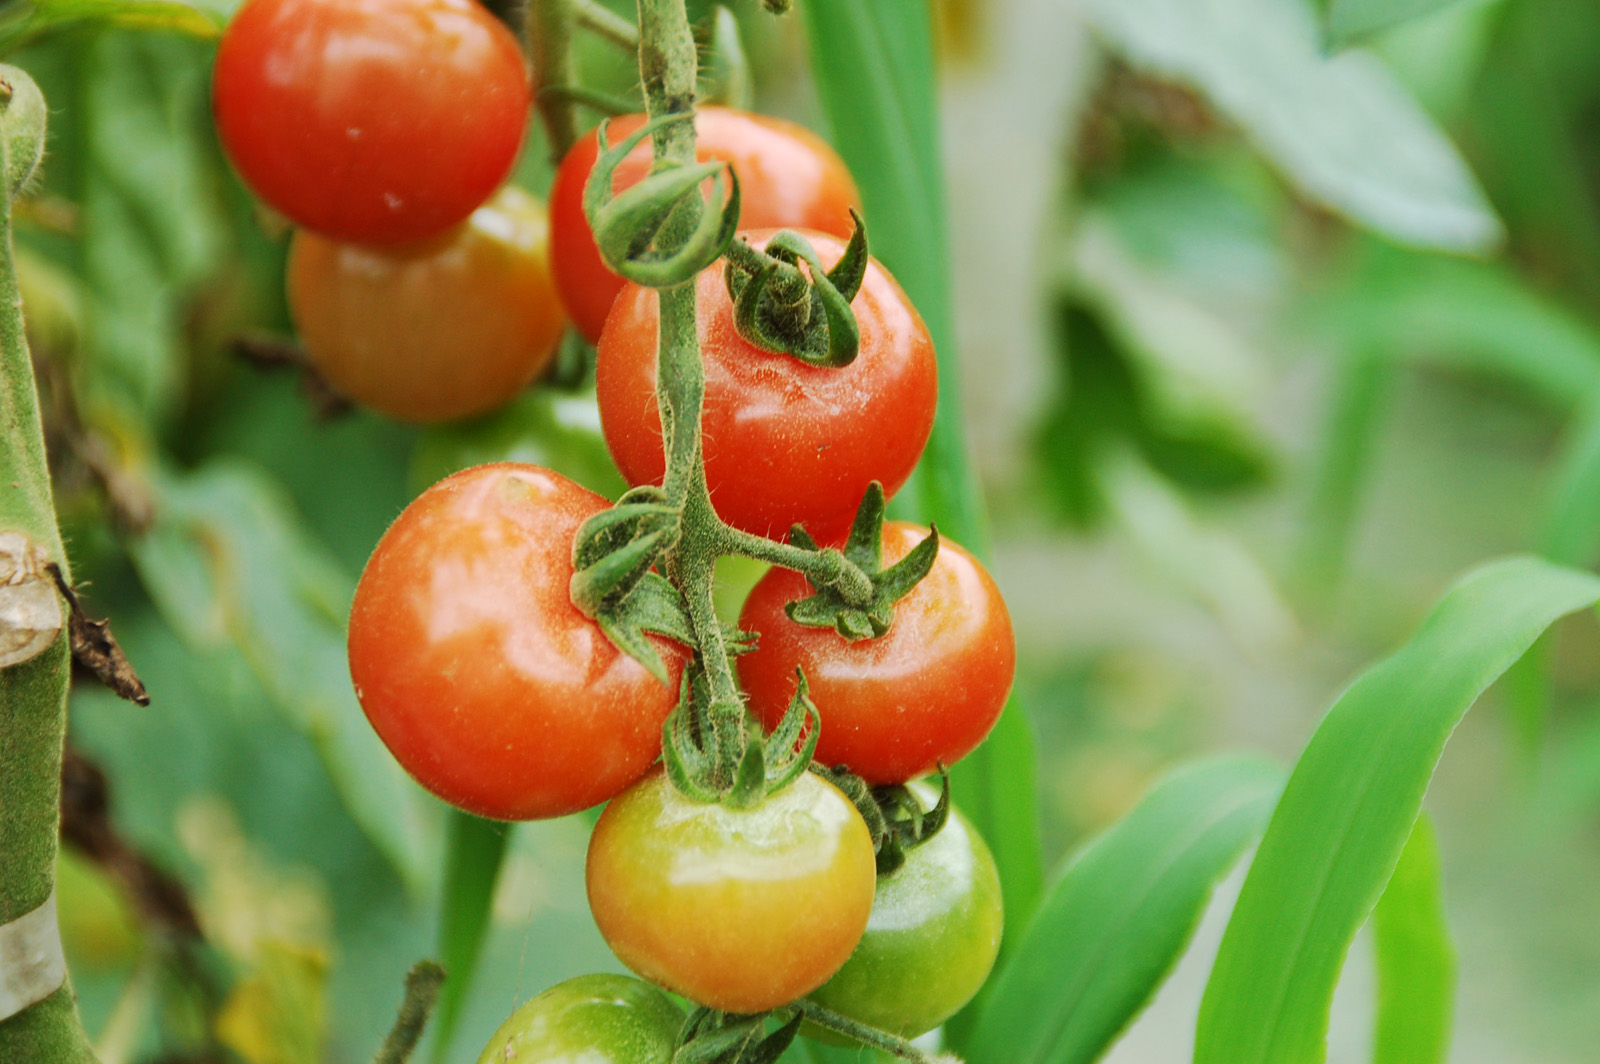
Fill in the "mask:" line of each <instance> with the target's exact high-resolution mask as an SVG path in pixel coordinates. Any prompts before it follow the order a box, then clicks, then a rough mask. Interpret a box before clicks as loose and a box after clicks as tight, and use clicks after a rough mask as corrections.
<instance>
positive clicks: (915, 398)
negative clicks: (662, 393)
mask: <svg viewBox="0 0 1600 1064" xmlns="http://www.w3.org/2000/svg"><path fill="white" fill-rule="evenodd" d="M745 235H746V236H747V237H748V238H749V239H750V242H751V243H752V244H753V245H755V246H757V247H764V246H765V245H766V241H767V240H768V239H769V238H770V237H771V236H772V232H771V231H768V230H761V231H757V232H753V233H748V234H745ZM806 236H807V237H808V238H809V239H810V240H811V242H812V244H813V245H814V246H815V247H816V250H817V254H818V256H819V257H820V258H821V261H822V263H823V265H824V266H829V267H831V266H832V265H833V264H834V263H835V262H837V261H838V259H839V256H840V255H841V254H842V253H843V251H844V244H843V243H842V242H840V241H839V240H837V239H835V238H834V237H831V236H828V235H826V234H823V233H807V234H806ZM698 284H699V315H700V318H699V323H700V349H701V354H702V357H703V360H704V363H705V373H706V383H705V404H704V413H703V420H702V426H703V434H702V438H703V440H704V447H705V463H706V481H707V483H708V484H709V486H710V488H711V501H712V503H713V504H714V505H715V506H716V509H717V513H718V514H720V515H721V517H722V519H723V520H724V521H727V522H728V523H729V524H731V525H734V526H735V527H737V528H742V529H744V530H746V531H748V532H754V533H756V534H757V535H765V536H782V535H784V534H786V533H787V532H788V531H789V527H790V526H791V525H794V524H797V523H798V524H803V525H805V527H806V530H807V531H808V532H810V533H811V534H812V536H814V537H815V538H816V539H817V540H818V541H822V542H826V541H828V540H830V539H834V538H839V537H842V536H843V534H844V533H845V532H846V531H847V530H848V529H849V527H850V522H851V520H852V519H853V518H854V516H855V511H856V507H857V506H859V505H860V503H861V497H862V495H864V494H865V493H866V490H867V487H868V485H870V484H871V483H872V481H874V480H876V481H879V482H880V483H882V484H883V487H884V491H885V492H886V493H888V494H890V495H893V494H894V493H895V492H896V491H897V490H899V488H900V486H901V485H902V484H904V483H905V482H906V478H907V477H909V476H910V475H911V471H912V470H913V469H914V468H916V464H917V459H918V458H920V457H921V455H922V449H923V447H924V446H925V445H926V444H927V442H928V434H929V433H930V432H931V431H932V430H933V414H934V408H935V406H936V405H937V403H938V398H939V386H938V365H937V361H936V359H935V356H934V352H933V341H932V340H931V339H930V338H929V336H928V329H927V326H926V325H924V324H923V322H922V318H921V317H920V316H919V315H918V314H917V311H916V308H915V307H913V306H912V305H911V303H910V301H909V300H907V299H906V296H905V293H904V292H902V291H901V290H900V286H899V285H897V284H895V282H894V278H892V277H890V276H889V274H888V272H887V271H885V270H884V269H883V267H882V266H880V265H878V263H877V261H876V260H873V261H872V263H871V265H869V266H868V268H867V274H866V280H865V281H864V282H863V283H862V286H861V291H860V292H859V293H858V294H857V295H856V298H855V300H854V302H853V303H852V304H851V307H852V309H853V310H854V311H855V315H856V321H857V322H858V324H859V325H860V327H861V353H860V354H859V355H858V356H857V357H856V359H855V361H854V362H851V363H850V364H849V365H848V366H843V367H840V368H830V367H823V366H809V365H806V364H805V363H803V362H801V361H799V360H798V359H795V358H792V357H790V356H789V355H781V354H772V353H771V352H768V351H763V350H761V349H760V348H758V347H756V346H754V345H753V344H751V343H749V342H748V341H746V340H745V339H744V338H743V337H741V336H740V335H739V334H738V333H737V332H736V331H735V330H734V326H733V303H732V300H731V299H730V298H729V296H728V289H727V286H726V284H725V283H724V282H723V270H722V264H721V263H718V264H717V265H715V266H713V267H712V268H711V269H709V270H706V271H705V272H704V273H702V274H701V275H700V277H699V280H698ZM659 318H660V312H659V303H658V300H657V296H656V293H655V291H654V290H652V289H649V288H643V287H640V286H639V285H634V284H630V285H627V286H626V287H625V288H624V289H623V290H622V294H621V295H619V296H618V297H617V301H616V303H615V304H614V305H613V307H612V311H611V316H610V317H609V318H608V319H607V320H606V328H605V331H604V333H602V334H601V337H600V355H599V360H598V364H597V371H596V372H597V386H598V394H599V398H600V421H601V425H602V427H603V428H604V430H605V434H606V445H607V446H608V447H610V448H611V456H612V457H613V458H615V459H616V461H617V466H618V467H619V468H620V469H621V470H622V475H623V476H624V477H626V478H627V479H628V482H629V483H630V484H659V483H661V479H662V476H663V474H664V473H665V458H664V457H663V454H662V447H661V418H660V415H659V413H658V411H657V409H656V389H655V384H656V334H657V325H658V322H659Z"/></svg>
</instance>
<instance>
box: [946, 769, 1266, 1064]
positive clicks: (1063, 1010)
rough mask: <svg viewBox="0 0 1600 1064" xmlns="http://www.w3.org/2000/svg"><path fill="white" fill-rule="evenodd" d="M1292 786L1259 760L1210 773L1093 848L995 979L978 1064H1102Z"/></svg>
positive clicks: (1176, 784) (1174, 779)
mask: <svg viewBox="0 0 1600 1064" xmlns="http://www.w3.org/2000/svg"><path fill="white" fill-rule="evenodd" d="M1282 782H1283V771H1282V769H1280V768H1279V767H1277V766H1276V765H1274V764H1272V763H1271V762H1269V761H1265V760H1262V759H1258V758H1253V757H1228V758H1219V759H1215V760H1210V761H1203V762H1199V763H1196V764H1194V765H1190V766H1188V767H1186V768H1183V769H1180V770H1179V771H1177V772H1175V773H1173V774H1172V775H1171V776H1169V777H1168V778H1167V779H1165V780H1163V781H1162V782H1161V783H1159V784H1157V785H1156V786H1155V787H1154V788H1152V789H1151V791H1150V793H1149V794H1147V795H1146V796H1145V797H1144V799H1143V800H1142V801H1141V802H1140V803H1139V804H1138V806H1137V807H1135V808H1134V810H1133V811H1132V812H1131V813H1129V814H1128V815H1127V816H1126V817H1124V818H1123V819H1122V820H1121V821H1119V822H1118V823H1117V824H1115V825H1114V826H1112V827H1111V828H1110V829H1109V830H1108V831H1107V832H1106V833H1105V834H1104V835H1102V836H1100V837H1099V838H1098V839H1095V840H1094V841H1093V842H1091V843H1090V844H1089V845H1088V846H1087V847H1085V848H1084V850H1083V851H1082V852H1081V853H1080V854H1079V855H1077V856H1076V857H1074V858H1073V859H1072V860H1071V862H1070V863H1069V864H1068V865H1067V867H1066V871H1065V872H1064V874H1063V875H1062V876H1061V878H1060V879H1059V880H1057V882H1056V884H1055V885H1054V886H1053V887H1051V888H1050V891H1049V893H1048V894H1047V895H1046V897H1045V899H1044V901H1043V902H1042V903H1041V904H1040V907H1039V911H1038V913H1037V915H1036V916H1035V917H1034V920H1033V922H1032V924H1031V925H1030V926H1029V928H1028V931H1027V935H1026V937H1025V938H1024V939H1023V940H1022V942H1021V943H1020V944H1019V945H1017V946H1016V947H1015V949H1014V950H1013V952H1012V953H1011V955H1010V957H1009V958H1008V959H1007V960H1006V961H1005V963H1004V964H1003V965H1002V967H1001V968H1000V970H999V972H997V973H996V975H995V976H994V977H993V979H992V981H991V991H990V993H989V995H988V997H987V998H986V1000H985V1004H984V1006H983V1009H982V1011H981V1012H980V1013H979V1015H978V1018H977V1024H976V1027H975V1030H974V1032H973V1035H972V1037H971V1039H970V1040H969V1041H968V1043H967V1045H966V1047H965V1049H966V1057H967V1060H968V1061H970V1062H971V1064H1013V1062H1014V1064H1089V1062H1090V1061H1093V1060H1097V1059H1098V1058H1099V1057H1100V1055H1101V1054H1102V1053H1104V1052H1105V1050H1106V1048H1107V1047H1108V1046H1109V1045H1110V1044H1111V1042H1112V1041H1113V1040H1114V1039H1115V1038H1116V1037H1117V1035H1118V1034H1120V1033H1121V1032H1122V1030H1123V1029H1124V1028H1125V1027H1126V1026H1127V1025H1128V1023H1129V1022H1130V1021H1131V1020H1132V1019H1133V1017H1134V1016H1135V1015H1137V1014H1138V1012H1139V1011H1140V1010H1141V1009H1142V1008H1144V1006H1145V1004H1146V1003H1147V1002H1148V1001H1149V1000H1150V998H1151V996H1152V995H1154V993H1155V991H1156V988H1157V987H1158V986H1160V984H1161V982H1162V980H1163V979H1165V978H1166V975H1167V973H1168V972H1169V971H1170V970H1171V969H1172V966H1173V964H1175V963H1176V962H1177V959H1178V957H1179V955H1180V954H1181V953H1182V952H1183V949H1184V947H1185V946H1186V945H1187V944H1188V942H1189V939H1190V936H1192V935H1193V933H1194V928H1195V925H1196V924H1197V923H1198V922H1199V920H1200V916H1201V914H1202V913H1203V912H1204V911H1205V906H1206V902H1207V900H1208V899H1209V898H1210V897H1211V892H1212V890H1213V888H1214V887H1215V886H1216V884H1217V881H1218V880H1220V879H1221V878H1222V876H1223V874H1224V873H1225V872H1227V870H1228V868H1229V867H1230V866H1231V865H1232V864H1233V862H1234V861H1236V860H1237V859H1238V858H1239V855H1240V854H1241V853H1242V852H1243V851H1244V849H1245V847H1246V846H1248V845H1249V843H1250V841H1251V840H1252V839H1254V838H1255V836H1256V834H1257V833H1258V832H1260V830H1261V828H1262V826H1263V825H1264V824H1265V823H1266V820H1267V817H1268V815H1270V813H1271V812H1272V803H1273V801H1274V800H1275V799H1276V797H1277V794H1278V790H1279V788H1280V787H1281V785H1282Z"/></svg>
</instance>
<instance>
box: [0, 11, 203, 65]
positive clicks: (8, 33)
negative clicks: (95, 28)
mask: <svg viewBox="0 0 1600 1064" xmlns="http://www.w3.org/2000/svg"><path fill="white" fill-rule="evenodd" d="M225 20H226V13H225V12H224V11H223V10H221V9H220V8H219V7H218V6H215V5H211V4H192V3H186V2H184V0H20V2H18V3H16V4H14V5H13V6H11V7H10V8H9V9H8V10H7V11H6V12H5V13H4V14H3V15H0V54H3V53H6V52H12V51H15V50H16V49H18V48H21V47H22V46H24V45H26V44H29V43H31V42H33V41H35V40H37V39H38V38H40V37H41V36H43V35H45V34H47V33H49V32H51V31H53V30H61V29H67V28H69V27H73V26H79V25H82V24H84V23H100V24H102V25H112V26H125V27H128V28H130V29H141V30H169V31H172V32H175V33H183V34H188V35H189V36H191V37H216V36H218V35H219V34H220V33H221V32H222V26H223V23H224V22H225Z"/></svg>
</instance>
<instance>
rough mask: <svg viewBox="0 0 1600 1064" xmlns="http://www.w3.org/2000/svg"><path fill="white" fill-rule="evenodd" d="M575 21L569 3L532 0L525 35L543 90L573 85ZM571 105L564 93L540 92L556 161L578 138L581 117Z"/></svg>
mask: <svg viewBox="0 0 1600 1064" xmlns="http://www.w3.org/2000/svg"><path fill="white" fill-rule="evenodd" d="M576 21H577V19H576V13H575V12H574V11H573V9H572V5H571V3H569V2H568V0H532V3H531V5H530V6H529V8H528V14H527V22H526V23H525V32H526V35H527V44H528V54H529V55H530V56H531V57H532V59H533V82H534V84H535V85H537V86H538V87H539V88H540V90H545V89H557V90H559V89H564V88H568V87H570V86H572V84H573V71H572V31H573V29H574V28H575V26H576ZM572 104H573V100H572V97H571V96H570V95H567V94H566V93H564V92H559V91H555V92H544V91H541V92H540V93H539V118H540V119H541V120H542V121H543V122H544V131H545V138H546V139H547V140H549V142H550V155H551V157H552V158H553V159H554V160H555V161H557V162H559V161H560V160H561V157H562V156H563V155H566V154H567V149H568V148H571V147H572V143H573V141H575V140H577V139H578V118H577V115H576V114H575V113H574V112H573V109H572Z"/></svg>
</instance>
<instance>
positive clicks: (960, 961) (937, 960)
mask: <svg viewBox="0 0 1600 1064" xmlns="http://www.w3.org/2000/svg"><path fill="white" fill-rule="evenodd" d="M910 786H911V790H912V793H914V794H915V795H916V796H917V800H918V801H919V802H921V803H922V807H923V808H924V809H931V808H933V805H934V802H935V801H936V799H937V797H938V795H937V794H936V793H935V791H934V790H933V788H931V787H929V786H928V785H927V784H924V783H913V784H911V785H910ZM1003 922H1004V920H1003V912H1002V909H1001V903H1000V877H999V875H998V874H996V872H995V867H994V856H993V855H992V854H990V853H989V847H988V846H986V845H985V844H984V841H983V839H981V838H979V837H978V833H977V832H976V831H975V830H974V829H973V827H972V824H971V823H970V822H968V820H967V818H966V817H964V816H962V815H961V813H960V812H959V811H957V810H956V809H954V808H952V809H951V810H950V819H949V821H948V822H946V824H945V826H944V830H942V831H940V832H939V834H937V835H935V836H934V837H933V838H932V839H930V840H929V841H928V842H925V843H923V844H922V845H921V846H918V847H916V848H915V849H913V850H911V851H910V852H909V853H908V854H907V855H906V863H905V864H904V865H903V866H901V867H900V869H899V870H898V871H895V872H893V873H892V874H890V875H887V876H881V877H879V879H878V888H877V893H876V895H875V896H874V897H873V901H872V915H871V916H870V917H869V918H868V920H867V930H866V933H865V934H864V935H862V936H861V942H860V944H858V945H857V946H856V949H855V952H854V953H852V954H851V955H850V959H849V960H848V961H846V962H845V965H844V967H843V968H841V969H839V971H838V972H837V973H836V974H835V975H834V976H833V978H831V979H829V980H828V981H827V982H826V983H824V984H823V985H822V987H821V988H820V989H818V990H817V991H815V992H814V993H813V994H812V995H811V1000H813V1001H815V1002H816V1003H817V1004H819V1005H823V1006H825V1007H827V1008H829V1009H832V1010H833V1011H835V1012H837V1013H840V1014H842V1015H844V1016H848V1017H849V1018H850V1019H852V1020H857V1021H859V1022H861V1023H864V1024H867V1025H868V1026H870V1027H876V1028H878V1029H880V1030H884V1031H889V1032H891V1033H893V1034H897V1035H900V1036H901V1037H902V1038H914V1037H916V1036H917V1035H919V1034H922V1033H924V1032H926V1031H931V1030H933V1029H934V1028H935V1027H937V1026H939V1024H941V1023H943V1022H944V1021H945V1020H947V1019H949V1018H950V1017H951V1016H953V1015H955V1013H956V1011H957V1010H958V1009H960V1008H961V1007H962V1006H963V1005H965V1004H966V1003H967V1002H968V1001H971V1000H972V997H973V995H974V994H976V993H977V992H978V988H979V987H981V986H983V981H984V980H985V979H987V978H988V977H989V970H990V969H991V968H993V967H994V959H995V955H996V954H997V953H998V952H999V950H1000V930H1001V926H1002V924H1003ZM805 1033H806V1034H808V1035H812V1036H814V1037H823V1038H825V1039H826V1040H828V1041H833V1040H835V1039H834V1038H833V1037H832V1036H830V1035H828V1034H826V1033H823V1032H818V1031H815V1030H813V1029H810V1028H808V1029H807V1030H806V1032H805Z"/></svg>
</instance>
